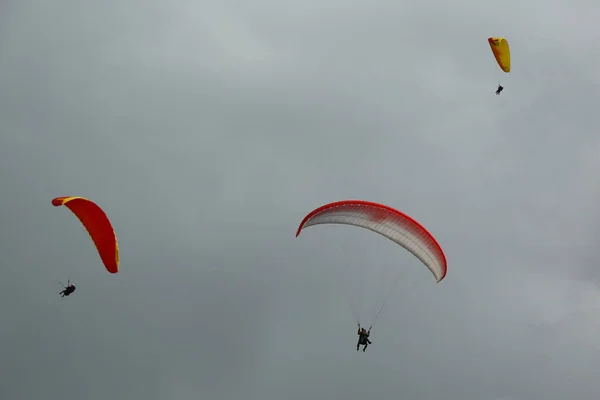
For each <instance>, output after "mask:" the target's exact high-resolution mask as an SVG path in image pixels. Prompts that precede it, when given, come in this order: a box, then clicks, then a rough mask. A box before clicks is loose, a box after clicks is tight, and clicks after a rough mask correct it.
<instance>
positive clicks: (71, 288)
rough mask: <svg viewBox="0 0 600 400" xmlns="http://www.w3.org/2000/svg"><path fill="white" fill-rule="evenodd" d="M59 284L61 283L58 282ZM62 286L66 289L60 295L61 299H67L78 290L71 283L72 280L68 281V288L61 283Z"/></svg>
mask: <svg viewBox="0 0 600 400" xmlns="http://www.w3.org/2000/svg"><path fill="white" fill-rule="evenodd" d="M58 283H60V282H58ZM60 285H61V286H62V287H63V288H64V290H63V291H61V292H60V293H59V294H60V297H65V296H67V297H68V296H69V295H70V294H71V293H73V292H74V291H75V289H76V288H75V285H74V284H72V283H71V280H68V281H67V286H65V285H63V284H62V283H60Z"/></svg>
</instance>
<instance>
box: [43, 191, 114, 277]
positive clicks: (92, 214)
mask: <svg viewBox="0 0 600 400" xmlns="http://www.w3.org/2000/svg"><path fill="white" fill-rule="evenodd" d="M52 205H54V206H55V207H60V206H66V207H67V208H68V209H69V210H71V212H73V214H75V216H76V217H77V218H78V219H79V220H80V221H81V223H82V224H83V226H84V227H85V229H86V230H87V231H88V233H89V235H90V237H91V239H92V241H93V242H94V244H95V245H96V249H97V250H98V254H99V255H100V258H101V259H102V262H103V263H104V266H105V267H106V270H107V271H108V272H110V273H111V274H116V273H117V272H119V244H118V243H117V236H116V235H115V231H114V230H113V227H112V225H111V223H110V221H109V219H108V217H107V216H106V214H105V213H104V211H102V209H101V208H100V207H99V206H98V205H97V204H96V203H94V202H93V201H91V200H88V199H86V198H83V197H57V198H55V199H53V200H52Z"/></svg>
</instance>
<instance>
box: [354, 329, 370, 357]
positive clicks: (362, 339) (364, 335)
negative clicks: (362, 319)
mask: <svg viewBox="0 0 600 400" xmlns="http://www.w3.org/2000/svg"><path fill="white" fill-rule="evenodd" d="M370 334H371V329H369V330H368V331H367V330H366V329H365V328H361V327H360V324H358V343H357V344H356V351H358V348H359V347H360V345H363V346H364V347H363V351H366V350H367V346H368V345H370V344H371V341H370V340H369V335H370Z"/></svg>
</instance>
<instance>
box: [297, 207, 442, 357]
mask: <svg viewBox="0 0 600 400" xmlns="http://www.w3.org/2000/svg"><path fill="white" fill-rule="evenodd" d="M321 224H341V225H351V226H356V227H360V228H364V229H368V230H371V231H373V232H375V233H377V234H379V235H381V236H384V237H386V238H388V239H390V240H391V241H393V242H394V243H396V244H398V245H400V246H401V247H402V248H404V249H405V250H407V251H409V252H410V253H412V255H414V256H415V257H416V258H417V259H418V260H419V261H421V263H422V264H423V265H425V266H426V267H427V268H428V269H429V270H430V271H431V273H432V274H433V276H434V278H435V280H436V282H440V281H442V279H444V277H445V276H446V270H447V261H446V256H445V254H444V252H443V250H442V248H441V247H440V245H439V243H438V242H437V240H436V239H435V238H434V237H433V235H432V234H431V233H429V232H428V231H427V230H426V229H425V227H423V226H422V225H421V224H419V223H418V222H417V221H416V220H414V219H413V218H411V217H409V216H408V215H406V214H404V213H402V212H400V211H398V210H396V209H393V208H391V207H389V206H386V205H384V204H378V203H373V202H369V201H363V200H344V201H338V202H334V203H330V204H326V205H324V206H322V207H319V208H317V209H315V210H313V211H311V212H310V213H308V214H307V215H306V216H305V217H304V219H303V220H302V222H301V223H300V226H299V227H298V230H297V231H296V237H298V236H299V235H300V233H301V231H302V230H303V229H305V228H307V227H309V226H313V225H321ZM390 292H391V291H390ZM388 295H389V293H388ZM385 301H386V300H385V299H384V300H383V304H382V305H381V307H380V308H379V311H377V312H376V313H374V314H375V316H374V317H373V320H372V322H371V324H370V327H369V330H368V331H365V330H364V328H361V323H360V321H359V320H358V319H359V317H358V316H357V315H356V314H355V318H356V319H357V322H358V326H359V330H358V335H359V341H358V345H357V348H358V346H360V345H364V346H365V347H364V349H366V347H367V345H368V344H371V342H370V341H369V340H368V337H369V334H370V331H371V328H372V327H373V324H374V322H375V320H376V319H377V316H378V315H379V313H380V312H381V311H382V309H383V306H384V305H385ZM364 349H363V350H364Z"/></svg>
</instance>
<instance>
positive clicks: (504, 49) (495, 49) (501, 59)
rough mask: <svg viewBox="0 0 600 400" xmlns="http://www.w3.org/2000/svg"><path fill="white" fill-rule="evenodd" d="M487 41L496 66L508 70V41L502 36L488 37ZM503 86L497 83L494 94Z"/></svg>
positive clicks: (506, 71)
mask: <svg viewBox="0 0 600 400" xmlns="http://www.w3.org/2000/svg"><path fill="white" fill-rule="evenodd" d="M488 43H489V44H490V48H491V49H492V53H493V54H494V58H495V59H496V62H497V63H498V66H499V67H500V69H501V70H502V71H504V72H505V73H509V72H510V48H509V47H508V41H507V40H506V39H505V38H503V37H490V38H488ZM503 89H504V88H503V87H502V86H501V85H498V89H497V90H496V94H497V95H499V94H500V92H502V90H503Z"/></svg>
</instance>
